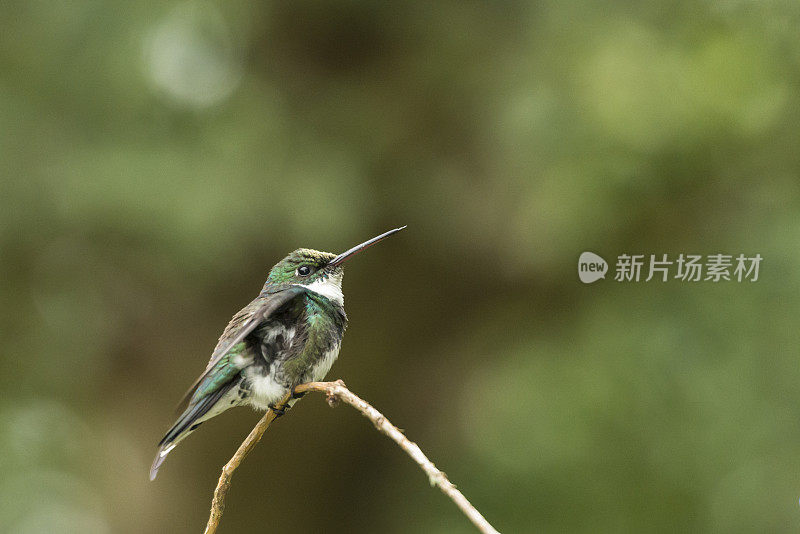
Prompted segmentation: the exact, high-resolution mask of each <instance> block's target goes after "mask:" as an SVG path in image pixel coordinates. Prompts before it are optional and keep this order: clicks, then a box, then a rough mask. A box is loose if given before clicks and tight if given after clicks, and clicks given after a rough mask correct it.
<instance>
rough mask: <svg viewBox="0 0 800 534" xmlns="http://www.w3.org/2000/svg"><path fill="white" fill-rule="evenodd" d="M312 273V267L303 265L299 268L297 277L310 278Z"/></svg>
mask: <svg viewBox="0 0 800 534" xmlns="http://www.w3.org/2000/svg"><path fill="white" fill-rule="evenodd" d="M311 271H312V270H311V267H309V266H308V265H301V266H300V267H298V268H297V275H298V276H308V275H309V274H311Z"/></svg>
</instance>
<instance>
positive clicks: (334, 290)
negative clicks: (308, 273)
mask: <svg viewBox="0 0 800 534" xmlns="http://www.w3.org/2000/svg"><path fill="white" fill-rule="evenodd" d="M297 285H299V286H301V287H304V288H306V289H308V290H309V291H313V292H314V293H316V294H318V295H322V296H323V297H325V298H327V299H330V300H331V302H335V303H336V304H338V305H339V306H344V294H343V293H342V279H341V277H335V276H329V277H328V278H324V279H321V280H315V281H313V282H311V283H310V284H297Z"/></svg>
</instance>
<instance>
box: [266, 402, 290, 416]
mask: <svg viewBox="0 0 800 534" xmlns="http://www.w3.org/2000/svg"><path fill="white" fill-rule="evenodd" d="M286 408H288V406H286V405H283V406H281V407H280V408H276V407H275V405H274V404H270V405H269V409H270V410H272V413H274V414H275V419H277V418H278V417H280V416H282V415H283V414H285V413H286Z"/></svg>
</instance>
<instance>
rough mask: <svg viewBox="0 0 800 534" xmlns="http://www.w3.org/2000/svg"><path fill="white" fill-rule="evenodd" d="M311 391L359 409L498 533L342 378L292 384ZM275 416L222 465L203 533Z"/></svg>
mask: <svg viewBox="0 0 800 534" xmlns="http://www.w3.org/2000/svg"><path fill="white" fill-rule="evenodd" d="M311 391H316V392H319V393H325V395H326V397H327V399H328V404H330V405H331V406H335V405H336V403H337V402H338V401H342V402H344V403H346V404H349V405H350V406H352V407H353V408H355V409H356V410H358V411H359V412H361V414H362V415H363V416H364V417H366V418H367V419H369V420H370V421H372V424H373V425H374V426H375V428H376V429H378V431H379V432H381V433H382V434H385V435H386V436H388V437H389V438H390V439H391V440H392V441H394V442H395V443H397V445H398V446H400V448H401V449H403V450H404V451H406V453H407V454H408V455H409V456H410V457H411V459H413V460H414V461H415V462H416V463H417V465H419V466H420V468H421V469H422V470H423V471H424V472H425V474H426V475H427V476H428V481H429V482H430V484H431V486H437V487H438V488H439V489H440V490H442V493H444V494H445V495H447V496H448V497H450V499H451V500H452V501H453V502H454V503H455V504H456V506H458V507H459V509H460V510H461V511H462V512H463V513H464V515H465V516H467V518H468V519H469V520H470V521H472V523H473V524H474V525H475V526H476V527H477V528H478V530H479V531H480V532H482V533H483V534H498V532H497V530H495V529H494V527H492V525H490V524H489V522H488V521H486V519H485V518H484V517H483V515H481V513H480V512H479V511H478V510H477V509H476V508H475V507H474V506H472V504H471V503H470V502H469V500H467V498H466V497H465V496H464V494H463V493H461V492H460V491H459V490H458V489H457V488H456V487H455V486H454V485H453V484H452V482H450V480H448V478H447V475H445V474H444V473H443V472H442V471H440V470H439V469H437V468H436V466H435V465H433V462H431V461H430V460H429V459H428V457H427V456H425V454H424V453H423V452H422V450H421V449H420V448H419V446H417V444H416V443H414V442H413V441H411V440H409V439H408V438H407V437H406V436H405V434H403V433H402V432H401V431H400V429H399V428H397V427H396V426H394V425H393V424H391V423H390V422H389V420H388V419H386V417H384V415H383V414H381V413H380V412H379V411H378V410H376V409H375V408H373V407H372V406H371V405H370V404H369V403H368V402H366V401H365V400H363V399H362V398H360V397H359V396H358V395H356V394H355V393H353V392H352V391H350V390H349V389H348V388H347V386H345V385H344V382H342V381H341V380H337V381H335V382H309V383H307V384H301V385H299V386H297V387H296V388H295V392H296V393H307V392H311ZM288 401H289V396H288V395H287V396H286V397H284V398H283V400H281V403H280V406H279V407H278V409H279V410H280V409H281V408H282V407H285V406H286V403H287V402H288ZM275 418H276V415H275V413H274V412H272V411H268V412H267V413H266V415H264V417H262V418H261V420H260V421H259V422H258V424H257V425H256V426H255V428H253V430H252V431H251V432H250V434H249V435H248V436H247V438H246V439H245V440H244V442H243V443H242V444H241V445H240V446H239V449H238V450H237V451H236V453H235V454H234V455H233V457H232V458H231V459H230V461H229V462H228V463H227V464H225V467H223V468H222V474H221V475H220V477H219V482H217V488H216V489H215V490H214V499H213V501H212V502H211V516H210V517H209V518H208V524H207V525H206V530H205V534H214V533H215V532H216V531H217V527H218V526H219V521H220V519H221V518H222V512H223V511H224V510H225V496H226V494H227V493H228V489H229V488H230V485H231V476H232V475H233V472H234V471H235V470H236V468H237V467H239V464H241V463H242V460H244V457H245V456H247V454H248V453H249V452H250V451H251V450H252V449H253V447H255V445H256V443H258V440H260V439H261V436H262V435H263V434H264V432H265V431H266V430H267V428H268V427H269V425H270V423H271V422H272V421H274V420H275Z"/></svg>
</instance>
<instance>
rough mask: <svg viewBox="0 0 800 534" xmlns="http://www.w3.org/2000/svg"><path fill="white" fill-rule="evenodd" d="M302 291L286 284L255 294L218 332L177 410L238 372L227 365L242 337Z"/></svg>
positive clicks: (302, 290)
mask: <svg viewBox="0 0 800 534" xmlns="http://www.w3.org/2000/svg"><path fill="white" fill-rule="evenodd" d="M305 291H306V289H305V288H303V287H301V286H289V287H288V288H286V289H281V290H280V291H276V292H274V293H269V294H267V295H266V296H263V295H262V296H259V297H258V298H257V299H255V300H254V301H253V302H251V303H250V304H248V305H247V306H245V307H244V308H243V309H242V310H241V311H240V312H239V313H237V314H236V315H234V316H233V318H232V319H231V321H230V322H229V323H228V326H227V327H225V330H224V331H223V332H222V335H221V336H220V338H219V342H218V343H217V346H216V348H215V349H214V352H213V354H212V355H211V360H210V361H209V362H208V365H207V366H206V370H205V371H204V372H203V374H201V375H200V376H199V377H198V378H197V380H195V381H194V383H193V384H192V386H191V387H190V388H189V391H187V392H186V395H184V397H183V400H182V401H181V402H180V404H179V409H181V408H182V407H185V406H186V405H187V404H189V403H190V402H192V403H194V402H197V401H198V400H199V399H201V398H202V397H204V396H206V395H209V394H211V393H213V392H214V391H216V390H218V389H219V388H220V387H222V386H223V385H224V384H226V383H227V382H229V381H230V380H231V379H232V378H233V377H234V376H235V375H236V374H237V373H238V372H239V371H240V369H239V368H238V367H237V366H235V365H231V358H232V357H233V356H234V355H236V354H239V353H240V352H242V351H243V350H244V348H245V346H244V344H243V343H244V340H245V338H246V337H247V336H248V335H250V333H252V332H253V330H255V329H256V327H257V326H258V325H260V324H261V323H263V322H264V321H266V320H267V319H269V318H270V317H271V316H272V315H273V314H274V313H275V312H276V311H278V310H279V309H280V308H281V307H282V306H283V305H284V304H286V303H288V302H289V301H290V300H292V299H294V298H295V297H297V296H298V295H300V294H301V293H304V292H305Z"/></svg>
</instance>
